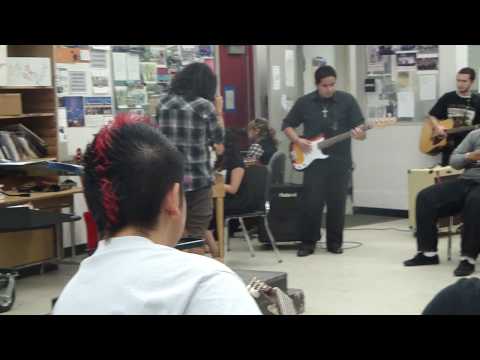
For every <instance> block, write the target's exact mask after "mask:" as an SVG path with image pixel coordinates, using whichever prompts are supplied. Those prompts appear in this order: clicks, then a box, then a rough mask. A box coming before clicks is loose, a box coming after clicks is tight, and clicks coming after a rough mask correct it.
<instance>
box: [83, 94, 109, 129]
mask: <svg viewBox="0 0 480 360" xmlns="http://www.w3.org/2000/svg"><path fill="white" fill-rule="evenodd" d="M112 113H113V110H112V98H111V97H86V98H85V126H86V127H90V128H101V127H102V126H103V125H105V124H106V123H108V121H109V120H110V119H111V118H112Z"/></svg>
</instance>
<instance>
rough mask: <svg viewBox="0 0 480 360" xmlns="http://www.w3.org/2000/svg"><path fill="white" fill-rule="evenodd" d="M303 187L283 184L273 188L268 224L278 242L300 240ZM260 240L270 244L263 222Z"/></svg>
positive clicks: (259, 235) (259, 232) (259, 228)
mask: <svg viewBox="0 0 480 360" xmlns="http://www.w3.org/2000/svg"><path fill="white" fill-rule="evenodd" d="M302 191H303V185H297V184H282V185H275V186H272V188H271V195H270V212H269V214H268V224H269V225H270V230H271V231H272V235H273V236H274V238H275V241H276V242H279V243H281V242H297V241H301V240H300V236H301V233H300V229H301V226H300V219H301V206H302V204H301V195H302ZM258 240H259V241H260V242H262V243H268V244H269V243H270V241H269V239H268V234H267V232H266V230H265V226H264V224H263V221H261V222H260V223H259V227H258Z"/></svg>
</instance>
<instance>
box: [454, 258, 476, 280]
mask: <svg viewBox="0 0 480 360" xmlns="http://www.w3.org/2000/svg"><path fill="white" fill-rule="evenodd" d="M474 272H475V265H472V264H470V263H469V262H468V260H462V261H461V262H460V264H459V265H458V267H457V268H456V269H455V271H454V273H453V274H454V275H455V276H469V275H472V274H473V273H474Z"/></svg>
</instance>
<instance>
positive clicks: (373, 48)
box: [367, 45, 389, 74]
mask: <svg viewBox="0 0 480 360" xmlns="http://www.w3.org/2000/svg"><path fill="white" fill-rule="evenodd" d="M381 46H384V45H381ZM387 53H388V52H386V51H385V50H382V48H380V46H379V45H367V64H368V70H367V71H368V73H374V74H384V73H385V72H386V68H387V66H388V59H389V58H388V55H387Z"/></svg>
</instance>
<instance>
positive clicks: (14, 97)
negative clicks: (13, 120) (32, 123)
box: [0, 94, 22, 116]
mask: <svg viewBox="0 0 480 360" xmlns="http://www.w3.org/2000/svg"><path fill="white" fill-rule="evenodd" d="M21 114H22V96H21V95H20V94H0V116H11V115H21Z"/></svg>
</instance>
